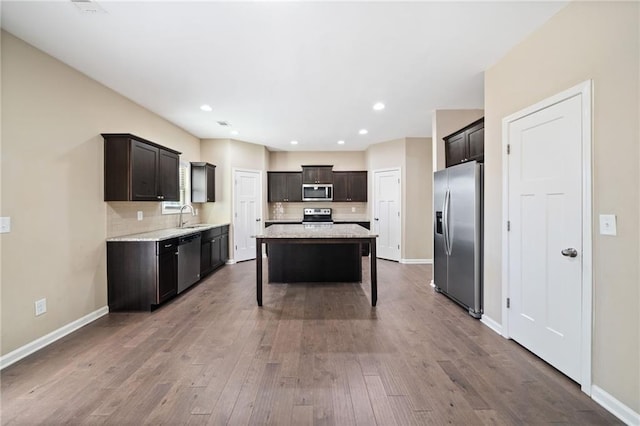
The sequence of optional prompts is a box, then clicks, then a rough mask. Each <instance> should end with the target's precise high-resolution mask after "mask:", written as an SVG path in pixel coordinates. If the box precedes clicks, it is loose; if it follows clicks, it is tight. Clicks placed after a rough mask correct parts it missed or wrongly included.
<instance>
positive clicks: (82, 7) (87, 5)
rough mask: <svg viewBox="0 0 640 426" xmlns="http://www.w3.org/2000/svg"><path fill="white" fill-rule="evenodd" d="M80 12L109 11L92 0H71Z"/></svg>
mask: <svg viewBox="0 0 640 426" xmlns="http://www.w3.org/2000/svg"><path fill="white" fill-rule="evenodd" d="M71 3H73V4H74V5H75V6H76V7H77V8H78V10H79V11H80V12H82V13H87V14H95V13H107V12H106V11H105V10H104V9H103V8H102V7H101V6H100V5H99V4H98V3H97V2H95V1H91V0H71Z"/></svg>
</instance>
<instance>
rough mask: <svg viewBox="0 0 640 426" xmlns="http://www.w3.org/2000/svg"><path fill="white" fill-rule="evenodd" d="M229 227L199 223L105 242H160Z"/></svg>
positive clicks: (113, 238) (124, 236) (115, 238)
mask: <svg viewBox="0 0 640 426" xmlns="http://www.w3.org/2000/svg"><path fill="white" fill-rule="evenodd" d="M225 225H229V224H228V223H221V224H209V223H201V224H198V225H191V226H192V227H191V228H168V229H158V230H157V231H150V232H142V233H140V234H130V235H122V236H120V237H111V238H107V242H114V241H162V240H168V239H170V238H176V237H183V236H185V235H189V234H195V233H198V232H202V231H206V230H207V229H212V228H218V227H220V226H225Z"/></svg>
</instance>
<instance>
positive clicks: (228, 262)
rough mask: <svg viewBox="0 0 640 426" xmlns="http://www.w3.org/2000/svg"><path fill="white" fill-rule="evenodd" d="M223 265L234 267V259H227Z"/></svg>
mask: <svg viewBox="0 0 640 426" xmlns="http://www.w3.org/2000/svg"><path fill="white" fill-rule="evenodd" d="M225 263H226V264H227V265H235V264H236V260H235V259H227V261H226V262H225Z"/></svg>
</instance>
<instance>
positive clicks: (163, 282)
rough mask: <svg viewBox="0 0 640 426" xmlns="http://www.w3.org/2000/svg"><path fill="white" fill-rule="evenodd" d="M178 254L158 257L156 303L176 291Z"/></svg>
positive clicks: (169, 252) (163, 254)
mask: <svg viewBox="0 0 640 426" xmlns="http://www.w3.org/2000/svg"><path fill="white" fill-rule="evenodd" d="M177 254H178V252H177V251H168V252H165V253H162V254H160V255H158V292H157V298H158V300H157V301H156V303H161V302H163V301H165V300H166V299H168V298H169V297H171V296H173V295H175V294H176V292H177V291H178V256H177Z"/></svg>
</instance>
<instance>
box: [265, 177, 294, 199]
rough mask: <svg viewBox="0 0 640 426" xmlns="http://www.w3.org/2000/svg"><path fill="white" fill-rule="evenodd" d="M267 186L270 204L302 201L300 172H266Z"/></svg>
mask: <svg viewBox="0 0 640 426" xmlns="http://www.w3.org/2000/svg"><path fill="white" fill-rule="evenodd" d="M267 186H268V191H269V192H268V200H269V202H270V203H275V202H283V201H284V202H296V201H302V173H300V172H267Z"/></svg>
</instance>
